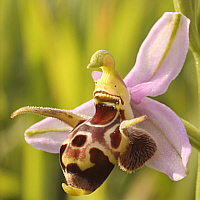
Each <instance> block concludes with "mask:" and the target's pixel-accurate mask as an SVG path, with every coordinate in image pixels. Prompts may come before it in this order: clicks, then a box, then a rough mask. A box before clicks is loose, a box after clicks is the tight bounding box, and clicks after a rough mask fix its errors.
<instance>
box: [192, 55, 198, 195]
mask: <svg viewBox="0 0 200 200" xmlns="http://www.w3.org/2000/svg"><path fill="white" fill-rule="evenodd" d="M193 55H194V59H195V65H196V70H197V81H198V128H199V129H200V52H193ZM196 199H200V151H199V152H198V168H197V179H196Z"/></svg>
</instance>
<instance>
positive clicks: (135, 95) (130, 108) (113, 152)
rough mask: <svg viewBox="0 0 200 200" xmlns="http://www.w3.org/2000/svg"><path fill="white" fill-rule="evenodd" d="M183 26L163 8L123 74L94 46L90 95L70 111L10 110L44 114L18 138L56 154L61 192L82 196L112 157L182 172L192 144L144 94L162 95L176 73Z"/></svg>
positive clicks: (185, 40) (123, 164)
mask: <svg viewBox="0 0 200 200" xmlns="http://www.w3.org/2000/svg"><path fill="white" fill-rule="evenodd" d="M188 32H189V19H187V18H186V17H185V16H183V15H182V14H180V13H164V15H163V16H162V17H161V18H160V19H159V20H158V21H157V22H156V24H155V25H154V26H153V27H152V29H151V30H150V32H149V34H148V36H147V38H146V39H145V41H144V42H143V44H142V46H141V48H140V50H139V53H138V55H137V59H136V63H135V66H134V67H133V68H132V70H131V71H130V72H129V73H128V75H127V76H126V77H125V79H124V80H123V79H122V78H121V76H120V75H119V73H118V72H117V70H116V69H115V60H114V58H113V57H112V55H111V54H110V53H109V52H107V51H105V50H99V51H97V52H96V53H95V54H94V55H93V56H92V58H91V60H90V64H89V65H88V68H101V69H102V71H103V73H101V72H93V74H92V75H93V79H94V80H95V90H94V93H93V94H94V99H92V100H90V101H88V102H86V103H84V104H82V105H81V106H79V107H77V108H75V109H74V110H61V109H53V108H42V107H23V108H20V109H19V110H17V111H15V112H14V113H13V114H12V116H11V117H14V116H16V115H18V114H20V113H27V112H32V113H37V114H41V115H44V116H46V117H47V118H45V119H43V120H42V121H40V122H38V123H36V124H34V125H33V126H31V127H30V128H28V129H27V130H26V132H25V140H26V141H27V143H29V144H30V145H31V146H33V147H34V148H36V149H39V150H43V151H47V152H50V153H60V164H61V168H62V170H63V173H64V175H65V178H66V181H67V185H66V184H64V183H63V185H62V186H63V189H64V191H65V192H67V193H68V194H71V195H82V194H90V193H91V192H93V191H95V190H96V189H97V188H98V187H99V186H100V185H101V184H102V183H103V182H104V181H105V179H106V178H107V177H108V175H109V174H110V172H111V171H112V169H113V168H114V166H115V164H116V163H117V162H118V164H119V166H120V168H121V169H122V170H124V171H127V172H132V171H135V170H136V169H138V168H140V167H141V166H143V165H144V164H145V165H147V166H149V167H151V168H153V169H155V170H158V171H160V172H162V173H165V174H167V175H168V176H169V178H170V179H172V180H174V181H178V180H181V179H182V178H184V177H185V176H186V175H187V172H188V169H187V162H188V159H189V156H190V154H191V151H192V148H191V145H190V142H189V139H188V136H187V132H186V129H185V127H184V124H183V122H182V120H181V119H180V117H179V116H178V115H177V114H176V113H174V112H173V111H172V110H171V109H170V108H169V107H167V106H166V105H164V104H162V103H160V102H158V101H156V100H153V99H151V98H149V97H155V96H158V95H161V94H163V93H165V92H166V90H167V88H168V86H169V84H170V83H171V81H172V80H174V79H175V78H176V77H177V75H178V74H179V73H180V71H181V69H182V66H183V64H184V61H185V58H186V55H187V51H188V46H189V35H188ZM147 96H149V97H147Z"/></svg>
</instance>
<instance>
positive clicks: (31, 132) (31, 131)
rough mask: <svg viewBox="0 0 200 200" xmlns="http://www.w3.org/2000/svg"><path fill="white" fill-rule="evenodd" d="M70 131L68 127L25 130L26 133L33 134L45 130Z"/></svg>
mask: <svg viewBox="0 0 200 200" xmlns="http://www.w3.org/2000/svg"><path fill="white" fill-rule="evenodd" d="M69 131H71V129H70V128H44V129H37V130H30V131H29V130H28V131H26V135H28V136H30V137H31V136H33V135H36V134H41V133H47V132H69Z"/></svg>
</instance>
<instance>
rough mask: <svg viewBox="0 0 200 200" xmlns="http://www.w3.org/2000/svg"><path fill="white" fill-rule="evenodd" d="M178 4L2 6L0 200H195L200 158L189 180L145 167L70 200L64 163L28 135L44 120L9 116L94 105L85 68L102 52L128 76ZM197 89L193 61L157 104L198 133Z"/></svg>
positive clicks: (68, 0) (45, 1)
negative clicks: (29, 109)
mask: <svg viewBox="0 0 200 200" xmlns="http://www.w3.org/2000/svg"><path fill="white" fill-rule="evenodd" d="M168 11H174V7H173V2H172V0H171V1H169V0H163V1H160V0H154V1H149V0H140V1H138V0H124V1H120V0H95V1H94V0H87V1H81V0H57V1H55V0H42V1H41V0H30V1H26V0H20V1H19V0H18V1H17V0H9V1H8V0H0V28H1V29H0V148H1V150H0V200H18V199H22V200H32V199H33V200H36V199H37V200H46V199H48V200H51V199H52V200H53V199H63V200H64V199H69V200H76V199H80V200H92V199H95V200H100V199H103V200H132V199H138V200H160V199H162V200H177V199H181V200H193V199H194V194H195V177H196V165H197V152H196V150H195V149H194V150H193V153H192V156H191V158H190V161H189V168H190V173H189V175H188V176H187V177H186V178H185V179H183V180H181V181H179V182H173V181H171V180H170V179H169V178H168V177H167V176H166V175H164V174H162V173H159V172H157V171H155V170H153V169H150V168H148V167H146V166H144V167H143V168H142V169H140V170H138V171H136V172H135V173H133V174H131V175H127V174H126V173H125V172H123V171H121V170H120V169H119V168H118V167H116V168H115V169H114V171H113V172H112V174H111V175H110V176H109V178H108V180H107V181H106V182H105V184H104V185H103V186H102V187H100V188H99V189H98V190H97V191H96V192H94V193H93V194H91V195H89V196H81V197H70V196H67V195H66V194H65V193H64V192H63V191H62V188H61V183H62V182H64V181H65V180H64V176H63V175H62V171H61V169H60V166H59V161H58V155H53V154H49V153H45V152H41V151H38V150H35V149H33V148H32V147H30V146H29V145H28V144H26V143H25V141H24V138H23V133H24V131H25V129H26V128H28V127H29V126H30V125H32V124H33V123H35V122H37V121H39V120H40V119H41V118H40V117H38V116H34V115H23V116H20V117H17V118H15V119H12V120H11V119H10V114H11V113H12V112H13V111H14V110H16V109H17V108H19V107H22V106H25V105H36V106H51V107H57V108H65V109H73V108H75V107H76V106H78V105H80V104H82V103H83V102H85V101H87V100H89V99H91V98H92V92H93V89H94V83H93V80H92V78H91V70H87V69H86V66H87V64H88V62H89V59H90V57H91V55H92V54H93V53H94V52H95V51H96V50H98V49H106V50H108V51H110V52H111V54H112V55H113V56H114V57H115V59H116V63H117V69H118V71H119V72H120V74H121V75H122V77H125V75H126V74H127V73H128V72H129V71H130V69H131V68H132V66H133V65H134V63H135V59H136V55H137V52H138V49H139V47H140V45H141V43H142V41H143V40H144V39H145V37H146V35H147V33H148V32H149V30H150V28H151V27H152V25H153V24H154V23H155V22H156V21H157V20H158V19H159V18H160V17H161V16H162V14H163V13H164V12H168ZM196 93H197V87H196V74H195V68H194V61H193V57H192V54H191V53H190V52H189V53H188V56H187V60H186V62H185V65H184V68H183V70H182V72H181V74H180V75H179V76H178V78H177V79H176V80H174V81H173V82H172V84H171V85H170V87H169V89H168V91H167V93H165V94H164V95H162V96H159V97H157V98H156V99H157V100H159V101H160V102H163V103H165V104H166V105H168V106H169V107H171V108H172V109H173V110H174V111H175V112H176V113H177V114H178V115H179V116H181V117H182V118H184V119H186V120H188V121H190V122H192V123H193V124H194V125H196V123H197V120H196V116H197V109H196V105H197V95H196Z"/></svg>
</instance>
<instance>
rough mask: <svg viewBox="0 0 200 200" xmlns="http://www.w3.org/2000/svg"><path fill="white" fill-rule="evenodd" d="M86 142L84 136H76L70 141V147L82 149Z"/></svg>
mask: <svg viewBox="0 0 200 200" xmlns="http://www.w3.org/2000/svg"><path fill="white" fill-rule="evenodd" d="M86 140H87V136H86V135H77V136H76V137H75V138H74V139H73V140H72V145H73V146H74V147H82V146H83V145H84V144H85V142H86Z"/></svg>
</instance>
